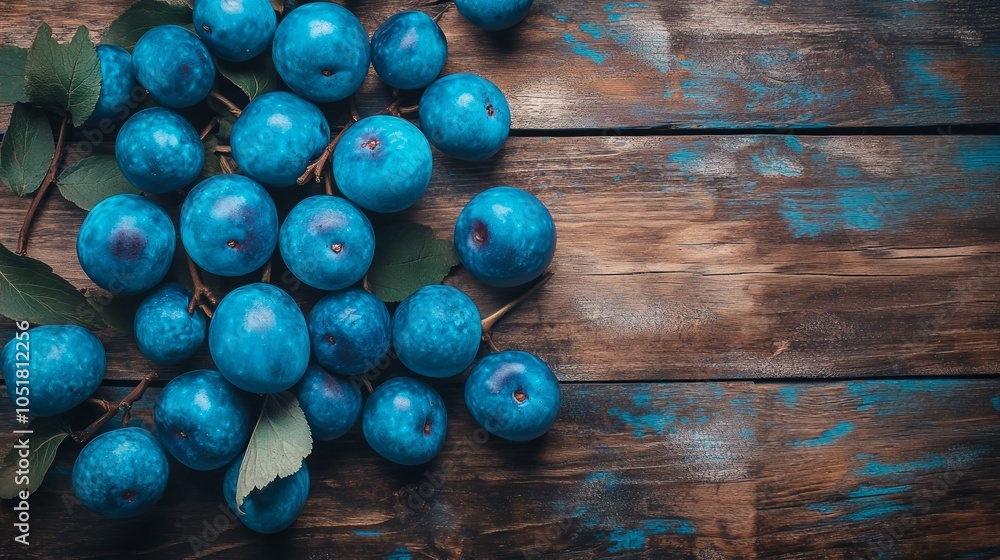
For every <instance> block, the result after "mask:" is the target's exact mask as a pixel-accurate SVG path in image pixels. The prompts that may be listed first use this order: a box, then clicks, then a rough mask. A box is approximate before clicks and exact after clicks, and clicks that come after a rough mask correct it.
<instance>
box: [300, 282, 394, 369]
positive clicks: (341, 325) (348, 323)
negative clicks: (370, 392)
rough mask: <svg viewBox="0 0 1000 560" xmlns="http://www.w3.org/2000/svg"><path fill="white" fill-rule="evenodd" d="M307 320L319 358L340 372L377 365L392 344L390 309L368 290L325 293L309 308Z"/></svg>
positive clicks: (310, 335)
mask: <svg viewBox="0 0 1000 560" xmlns="http://www.w3.org/2000/svg"><path fill="white" fill-rule="evenodd" d="M307 324H308V326H309V339H310V342H311V343H312V351H313V355H314V356H316V361H317V362H319V363H320V365H322V366H323V367H324V368H326V369H328V370H330V371H331V372H333V373H338V374H340V375H360V374H362V373H365V372H367V371H370V370H372V369H374V368H375V367H376V366H378V365H379V363H380V362H382V360H383V359H385V357H386V354H387V353H388V351H389V346H390V345H391V338H392V319H391V317H390V316H389V310H388V309H387V308H386V306H385V304H384V303H382V300H380V299H379V298H378V297H376V296H375V295H373V294H372V293H371V292H368V291H365V290H360V289H355V290H345V291H342V292H335V293H332V294H329V295H327V296H325V297H323V299H321V300H319V301H318V302H317V303H316V305H315V306H313V308H312V310H311V311H310V312H309V318H308V320H307Z"/></svg>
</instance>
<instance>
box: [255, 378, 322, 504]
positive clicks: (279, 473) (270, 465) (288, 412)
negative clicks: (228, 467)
mask: <svg viewBox="0 0 1000 560" xmlns="http://www.w3.org/2000/svg"><path fill="white" fill-rule="evenodd" d="M312 444H313V441H312V433H311V432H310V430H309V422H307V421H306V415H305V413H304V412H302V408H301V407H300V406H299V401H298V399H296V398H295V396H294V395H292V394H291V393H288V392H285V393H272V394H269V395H266V396H265V397H264V406H263V407H262V408H261V411H260V417H259V418H258V419H257V426H256V427H254V429H253V435H251V436H250V443H249V444H247V452H246V455H244V456H243V463H242V464H240V473H239V478H237V479H236V508H237V509H239V508H240V507H241V506H242V505H243V500H244V499H245V498H246V497H247V496H249V495H250V492H253V491H254V490H255V489H263V488H264V487H265V486H267V485H268V484H270V483H271V482H273V481H274V480H276V479H278V478H285V477H286V476H291V475H293V474H295V473H297V472H298V471H299V469H300V468H301V467H302V460H303V459H305V458H306V457H308V456H309V453H311V452H312Z"/></svg>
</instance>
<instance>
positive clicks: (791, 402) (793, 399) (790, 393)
mask: <svg viewBox="0 0 1000 560" xmlns="http://www.w3.org/2000/svg"><path fill="white" fill-rule="evenodd" d="M778 393H779V394H780V395H781V400H783V401H785V407H786V408H792V407H794V406H795V405H796V403H798V402H799V395H800V394H801V393H802V387H798V386H792V387H782V388H781V389H780V390H779V391H778Z"/></svg>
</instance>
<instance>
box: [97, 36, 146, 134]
mask: <svg viewBox="0 0 1000 560" xmlns="http://www.w3.org/2000/svg"><path fill="white" fill-rule="evenodd" d="M97 58H98V59H99V60H100V61H101V95H100V97H99V98H98V99H97V106H95V107H94V112H93V113H91V114H90V117H89V118H88V119H87V122H86V123H85V124H86V125H87V126H101V127H103V128H106V127H107V126H108V125H110V124H111V123H113V122H116V121H120V120H123V119H125V117H127V116H128V114H129V112H130V111H131V110H132V107H133V105H134V104H136V103H137V102H138V99H134V98H133V96H136V97H138V96H137V95H136V94H137V91H136V88H137V86H138V85H139V82H138V81H136V79H135V73H133V72H132V55H130V54H129V53H128V51H126V50H125V49H123V48H121V47H118V46H115V45H97Z"/></svg>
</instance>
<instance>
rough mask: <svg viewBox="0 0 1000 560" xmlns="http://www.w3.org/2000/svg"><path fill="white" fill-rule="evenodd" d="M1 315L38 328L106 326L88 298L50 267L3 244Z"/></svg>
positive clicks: (0, 270)
mask: <svg viewBox="0 0 1000 560" xmlns="http://www.w3.org/2000/svg"><path fill="white" fill-rule="evenodd" d="M0 315H3V316H5V317H8V318H10V319H13V320H15V321H28V322H30V323H35V324H38V325H65V324H76V325H82V326H84V327H87V328H91V329H101V328H104V327H105V326H106V325H105V324H104V322H103V321H102V320H101V319H100V317H98V315H97V312H96V311H95V310H94V308H93V307H91V305H90V303H89V302H88V301H87V298H85V297H84V296H83V294H81V293H80V292H78V291H77V290H76V288H74V287H73V285H72V284H70V283H69V282H67V281H66V280H64V279H63V278H62V277H60V276H58V275H57V274H56V273H54V272H52V269H51V268H49V265H47V264H45V263H43V262H41V261H37V260H35V259H32V258H29V257H19V256H17V255H15V254H14V253H12V252H10V251H9V250H8V249H7V248H6V247H4V246H3V245H0Z"/></svg>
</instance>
